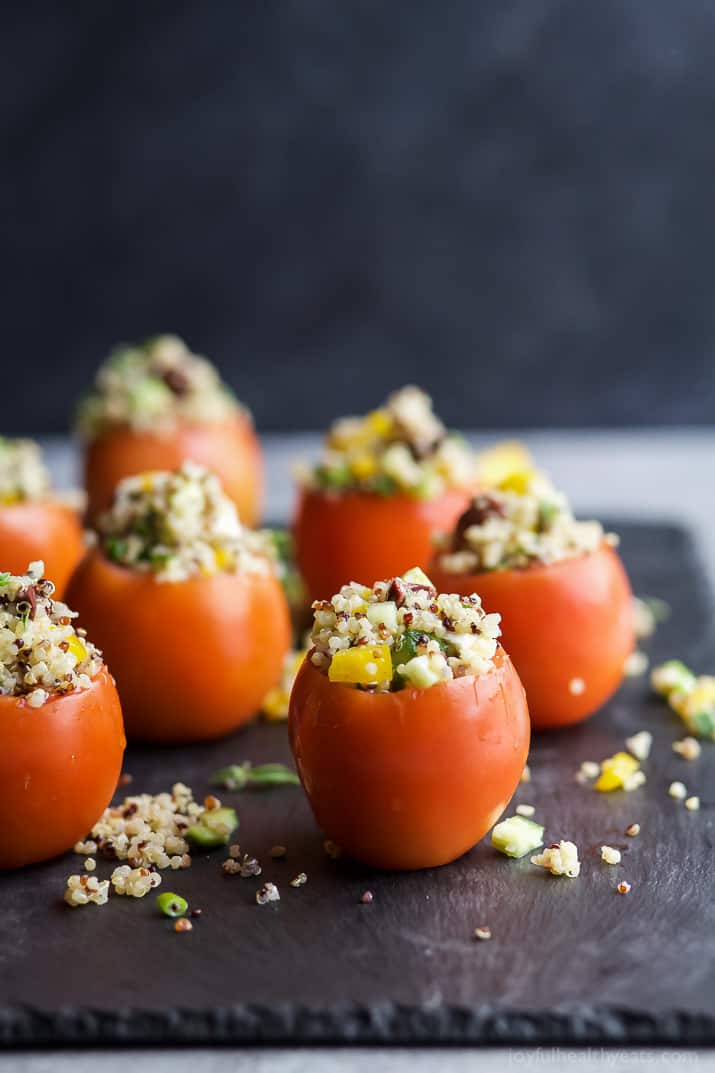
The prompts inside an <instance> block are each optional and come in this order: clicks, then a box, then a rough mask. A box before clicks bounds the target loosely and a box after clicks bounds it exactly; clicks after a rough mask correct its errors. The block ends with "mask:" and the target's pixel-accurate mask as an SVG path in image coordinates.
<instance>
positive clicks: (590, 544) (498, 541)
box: [438, 472, 616, 574]
mask: <svg viewBox="0 0 715 1073" xmlns="http://www.w3.org/2000/svg"><path fill="white" fill-rule="evenodd" d="M448 540H449V546H448V548H446V549H444V550H443V551H442V553H441V554H440V555H439V557H438V562H439V566H440V568H441V569H442V570H445V571H447V572H448V573H454V574H463V573H475V572H480V571H486V570H506V569H513V568H520V567H527V566H530V565H531V564H532V563H557V562H561V561H562V560H563V559H571V558H575V557H576V556H579V555H584V554H586V553H588V552H592V551H596V549H597V548H599V547H600V545H601V544H602V543H603V541H604V540H607V541H608V542H609V543H615V540H616V538H615V537H614V536H612V535H606V534H604V531H603V526H602V525H601V524H600V522H595V521H588V522H581V521H577V520H576V519H575V518H574V516H573V514H572V512H571V508H570V506H569V503H568V500H567V498H566V496H565V495H563V493H561V492H558V491H557V490H556V489H555V488H554V486H553V485H552V484H551V482H550V481H549V480H548V478H547V477H545V476H544V475H543V474H541V473H537V472H531V473H526V474H519V473H515V474H512V475H511V476H510V477H508V478H506V479H505V480H504V481H503V482H502V483H501V484H500V485H498V486H496V487H494V488H490V489H489V490H488V491H485V492H483V493H481V494H480V495H477V496H475V498H474V499H473V500H472V503H471V504H470V506H469V507H468V508H467V510H466V511H465V512H464V514H463V515H462V516H461V518H460V519H459V520H458V522H457V525H456V527H455V530H454V532H453V533H452V536H451V539H449V538H448Z"/></svg>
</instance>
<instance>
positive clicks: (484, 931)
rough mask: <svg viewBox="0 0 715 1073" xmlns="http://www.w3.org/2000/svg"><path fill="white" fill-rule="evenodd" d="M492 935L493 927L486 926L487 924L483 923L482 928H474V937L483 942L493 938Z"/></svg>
mask: <svg viewBox="0 0 715 1073" xmlns="http://www.w3.org/2000/svg"><path fill="white" fill-rule="evenodd" d="M491 937H492V929H491V928H488V927H486V925H483V926H482V927H481V928H475V929H474V938H475V939H478V940H480V941H481V942H486V941H487V940H488V939H491Z"/></svg>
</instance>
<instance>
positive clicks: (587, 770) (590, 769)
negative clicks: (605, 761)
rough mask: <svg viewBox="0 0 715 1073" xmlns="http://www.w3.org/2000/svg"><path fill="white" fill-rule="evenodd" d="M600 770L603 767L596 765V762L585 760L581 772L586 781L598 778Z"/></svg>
mask: <svg viewBox="0 0 715 1073" xmlns="http://www.w3.org/2000/svg"><path fill="white" fill-rule="evenodd" d="M600 770H601V765H600V764H598V763H596V761H595V760H584V761H583V763H582V764H581V767H580V768H579V771H580V772H581V774H582V775H583V777H584V778H585V779H596V778H598V775H599V772H600Z"/></svg>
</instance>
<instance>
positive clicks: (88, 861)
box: [84, 857, 97, 872]
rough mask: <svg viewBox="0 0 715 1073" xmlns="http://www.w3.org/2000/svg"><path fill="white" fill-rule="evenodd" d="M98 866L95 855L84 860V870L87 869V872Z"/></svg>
mask: <svg viewBox="0 0 715 1073" xmlns="http://www.w3.org/2000/svg"><path fill="white" fill-rule="evenodd" d="M96 867H97V862H96V861H95V859H94V857H87V859H86V860H85V862H84V870H85V872H93V871H94V870H95V868H96Z"/></svg>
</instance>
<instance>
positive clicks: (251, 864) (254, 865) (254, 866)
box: [241, 853, 271, 886]
mask: <svg viewBox="0 0 715 1073" xmlns="http://www.w3.org/2000/svg"><path fill="white" fill-rule="evenodd" d="M261 871H262V869H261V866H260V864H259V862H258V861H257V860H256V858H255V857H249V856H248V854H247V853H244V855H243V860H242V861H241V876H242V877H243V878H244V879H251V878H252V877H253V876H259V875H260V874H261ZM267 885H268V886H271V884H270V883H269V884H267Z"/></svg>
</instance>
